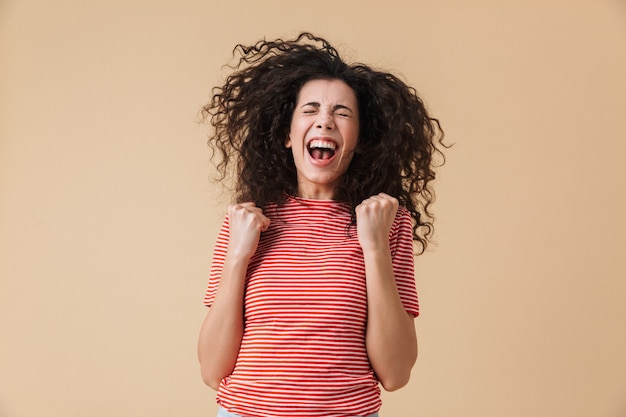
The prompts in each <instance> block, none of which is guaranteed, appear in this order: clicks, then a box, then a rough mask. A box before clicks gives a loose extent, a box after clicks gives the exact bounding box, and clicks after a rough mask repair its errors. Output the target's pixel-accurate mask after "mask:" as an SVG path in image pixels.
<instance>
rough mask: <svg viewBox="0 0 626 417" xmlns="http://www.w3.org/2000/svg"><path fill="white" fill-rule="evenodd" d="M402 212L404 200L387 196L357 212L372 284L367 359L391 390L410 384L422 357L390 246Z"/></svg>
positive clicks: (373, 199) (369, 201)
mask: <svg viewBox="0 0 626 417" xmlns="http://www.w3.org/2000/svg"><path fill="white" fill-rule="evenodd" d="M397 210H398V201H397V200H396V199H395V198H393V197H391V196H389V195H387V194H384V193H381V194H378V195H376V196H373V197H370V198H368V199H367V200H365V201H363V203H361V204H360V205H359V206H357V208H356V216H357V233H358V238H359V244H360V245H361V248H362V250H363V257H364V260H365V275H366V280H367V328H366V347H367V355H368V357H369V360H370V363H371V364H372V367H373V369H374V372H376V375H377V376H378V379H379V380H380V382H381V384H382V386H383V388H384V389H385V390H387V391H394V390H397V389H399V388H402V387H403V386H405V385H406V384H407V383H408V382H409V378H410V376H411V368H412V367H413V365H414V364H415V360H416V359H417V336H416V333H415V326H414V322H413V316H412V315H411V314H410V313H408V312H407V311H406V309H405V308H404V305H403V303H402V300H401V298H400V294H399V292H398V287H397V285H396V280H395V277H394V273H393V264H392V259H391V250H390V247H389V231H390V230H391V226H392V224H393V221H394V219H395V216H396V212H397Z"/></svg>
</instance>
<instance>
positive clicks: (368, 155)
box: [198, 33, 442, 417]
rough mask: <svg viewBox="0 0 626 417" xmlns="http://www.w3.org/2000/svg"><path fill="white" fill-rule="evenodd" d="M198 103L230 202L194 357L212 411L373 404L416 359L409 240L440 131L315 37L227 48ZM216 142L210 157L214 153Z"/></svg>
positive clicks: (405, 94) (329, 412)
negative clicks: (221, 78)
mask: <svg viewBox="0 0 626 417" xmlns="http://www.w3.org/2000/svg"><path fill="white" fill-rule="evenodd" d="M235 51H236V52H238V53H239V54H240V58H239V61H238V63H237V64H236V65H235V66H234V68H233V69H234V70H235V71H234V73H233V74H231V75H230V76H229V77H228V78H227V80H226V83H225V84H224V85H223V86H222V87H220V88H216V89H215V90H214V95H213V98H212V100H211V102H210V103H209V104H207V105H206V106H205V107H204V110H203V114H204V117H205V118H206V119H210V121H211V124H212V126H213V128H214V132H213V134H212V136H211V138H210V140H209V145H210V146H211V148H212V149H213V150H214V156H215V155H217V156H219V161H217V166H218V168H219V170H220V173H221V174H222V175H221V177H220V178H221V179H222V180H223V179H225V178H226V177H227V174H228V173H229V172H232V171H233V170H231V169H230V168H231V167H232V166H233V165H234V168H235V169H234V172H235V173H236V179H235V181H236V182H235V183H236V187H235V191H236V204H232V205H230V206H229V207H228V213H227V216H226V218H225V220H224V223H223V226H222V228H221V230H220V232H219V235H218V238H217V242H216V245H215V252H214V257H213V264H212V267H211V274H210V281H209V286H208V289H207V292H206V296H205V304H206V305H207V306H208V307H209V310H208V313H207V316H206V318H205V320H204V322H203V324H202V328H201V331H200V337H199V343H198V356H199V360H200V365H201V374H202V378H203V380H204V382H205V383H206V384H208V385H209V386H210V387H211V388H213V389H215V390H218V393H217V401H218V403H219V405H220V413H221V414H220V415H224V416H243V417H261V416H267V417H269V416H272V417H275V416H337V417H338V416H342V417H346V416H376V415H377V412H378V410H379V408H380V406H381V399H380V389H379V383H380V385H382V386H383V388H385V389H386V390H390V391H391V390H396V389H398V388H401V387H402V386H404V385H405V384H406V383H407V382H408V380H409V376H410V373H411V368H412V366H413V364H414V363H415V360H416V357H417V338H416V334H415V327H414V323H413V320H414V318H415V317H416V316H417V315H418V314H419V307H418V300H417V293H416V290H415V282H414V276H413V260H414V246H413V244H414V243H417V245H418V246H419V251H420V252H423V250H424V249H425V247H426V245H427V243H428V239H429V237H430V235H431V233H432V224H431V221H432V216H431V213H430V211H429V205H430V203H431V201H432V198H433V195H432V190H431V187H430V186H429V183H430V181H431V180H433V179H434V172H433V165H434V159H435V158H434V157H435V155H436V154H439V155H441V153H440V151H439V146H440V144H441V137H442V132H441V130H440V128H439V123H438V122H437V120H436V119H433V118H431V117H430V116H429V115H428V113H427V111H426V109H425V107H424V105H423V103H422V101H421V100H420V99H419V97H418V96H417V94H416V93H415V90H414V89H412V88H411V87H409V86H407V85H406V84H405V83H404V82H402V81H401V80H399V79H398V78H397V77H395V76H393V75H392V74H389V73H385V72H380V71H377V70H374V69H372V68H370V67H368V66H366V65H362V64H353V65H348V64H346V63H345V62H344V61H343V60H342V59H341V58H340V56H339V54H338V52H337V50H336V49H334V48H333V47H332V46H331V45H330V44H329V43H328V42H327V41H326V40H324V39H321V38H318V37H315V36H313V35H312V34H310V33H302V34H301V35H300V36H298V37H297V38H296V39H294V40H289V41H284V40H281V39H277V40H274V41H260V42H258V43H257V44H255V45H253V46H243V45H238V46H237V47H236V48H235ZM215 151H217V153H215Z"/></svg>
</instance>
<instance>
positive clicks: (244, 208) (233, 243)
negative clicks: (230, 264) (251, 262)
mask: <svg viewBox="0 0 626 417" xmlns="http://www.w3.org/2000/svg"><path fill="white" fill-rule="evenodd" d="M228 224H229V239H228V255H230V256H235V257H238V258H239V257H240V258H245V259H250V257H252V255H253V254H254V252H256V249H257V246H258V245H259V238H260V236H261V232H264V231H266V230H267V228H268V227H269V225H270V219H269V218H267V217H266V216H265V215H264V214H263V210H261V209H260V208H259V207H256V205H255V204H254V202H246V203H239V204H231V205H230V206H228Z"/></svg>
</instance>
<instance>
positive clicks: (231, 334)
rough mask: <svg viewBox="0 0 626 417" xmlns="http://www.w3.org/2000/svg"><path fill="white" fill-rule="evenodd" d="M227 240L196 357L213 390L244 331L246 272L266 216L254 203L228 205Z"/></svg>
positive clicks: (230, 365)
mask: <svg viewBox="0 0 626 417" xmlns="http://www.w3.org/2000/svg"><path fill="white" fill-rule="evenodd" d="M228 219H229V240H228V248H227V251H226V258H225V260H224V266H223V270H222V275H221V278H220V283H219V286H218V288H217V293H216V295H215V299H214V301H213V304H212V305H211V307H210V308H209V311H208V313H207V315H206V318H205V319H204V322H203V323H202V327H201V328H200V336H199V338H198V359H199V361H200V372H201V375H202V380H203V381H204V383H205V384H207V385H208V386H210V387H211V388H213V389H215V390H217V389H218V388H219V385H220V382H221V381H222V379H223V378H225V377H226V376H228V375H230V374H231V373H232V371H233V369H234V368H235V363H236V362H237V356H238V354H239V348H240V346H241V339H242V337H243V330H244V318H243V297H244V289H245V281H246V271H247V269H248V262H249V261H250V258H251V256H252V255H253V254H254V252H255V251H256V248H257V245H258V242H259V237H260V234H261V232H262V231H264V230H267V228H268V226H269V219H268V218H267V217H265V216H264V215H263V213H262V211H261V209H259V208H257V207H255V206H254V203H242V204H236V205H232V206H229V208H228Z"/></svg>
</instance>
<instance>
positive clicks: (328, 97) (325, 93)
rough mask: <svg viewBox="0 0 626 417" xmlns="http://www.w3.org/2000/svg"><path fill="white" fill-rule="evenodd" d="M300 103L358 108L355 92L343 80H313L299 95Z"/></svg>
mask: <svg viewBox="0 0 626 417" xmlns="http://www.w3.org/2000/svg"><path fill="white" fill-rule="evenodd" d="M298 102H299V103H301V102H305V103H308V102H315V103H319V104H344V105H348V104H351V105H353V106H355V107H356V94H355V92H354V90H353V89H352V88H351V87H350V86H349V85H348V84H346V83H345V82H344V81H342V80H336V79H332V80H325V79H320V80H311V81H307V82H306V83H304V85H303V86H302V88H301V89H300V92H299V93H298Z"/></svg>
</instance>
